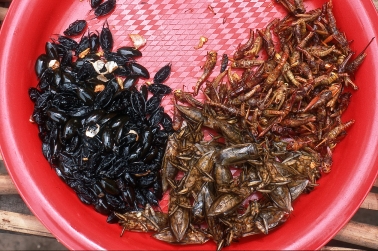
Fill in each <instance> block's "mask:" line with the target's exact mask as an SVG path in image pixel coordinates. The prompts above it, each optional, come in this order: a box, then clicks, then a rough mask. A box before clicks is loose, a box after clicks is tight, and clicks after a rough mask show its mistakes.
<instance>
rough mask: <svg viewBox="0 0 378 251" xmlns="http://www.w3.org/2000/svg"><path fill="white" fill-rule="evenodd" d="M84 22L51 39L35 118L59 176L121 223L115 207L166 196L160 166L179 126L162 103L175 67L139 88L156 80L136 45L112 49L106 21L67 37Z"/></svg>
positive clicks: (41, 66)
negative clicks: (140, 59) (92, 29)
mask: <svg viewBox="0 0 378 251" xmlns="http://www.w3.org/2000/svg"><path fill="white" fill-rule="evenodd" d="M100 6H101V5H100ZM79 26H80V27H79ZM85 27H86V24H85V25H84V22H81V21H76V22H74V23H73V24H71V25H70V26H69V27H68V29H67V30H66V32H65V34H66V33H67V34H66V35H59V36H58V38H57V39H53V42H47V43H46V46H45V53H44V54H41V55H40V56H39V57H38V59H37V61H36V63H35V72H36V74H37V76H38V79H39V83H38V86H37V87H36V88H34V87H32V88H30V89H29V96H30V99H31V100H32V101H33V102H34V111H33V114H32V116H31V121H32V122H34V123H36V124H37V125H38V130H39V138H40V139H41V141H42V152H43V155H44V157H45V158H46V159H47V160H48V162H49V163H50V165H51V167H52V168H53V169H54V170H55V171H56V173H57V175H58V176H59V177H60V178H61V179H62V180H63V181H64V182H65V183H66V184H67V185H68V186H70V187H71V188H72V189H73V190H74V191H75V192H76V193H77V195H78V197H79V199H80V200H81V201H82V202H83V203H85V204H89V205H93V206H94V208H95V210H96V211H97V212H99V213H101V214H104V215H108V220H107V221H108V222H109V223H116V222H118V218H117V217H116V216H115V212H117V213H122V214H123V213H125V212H127V211H134V210H138V209H142V208H144V207H145V206H146V205H147V204H149V205H153V206H158V201H159V200H160V199H161V198H162V196H163V192H162V187H161V175H160V168H161V163H162V159H163V155H164V151H165V147H166V144H167V139H168V136H169V135H170V134H171V133H172V132H173V128H172V121H171V118H170V117H169V116H168V115H167V114H166V113H165V112H164V108H163V107H162V106H160V104H161V100H162V98H163V97H164V96H165V95H167V94H169V93H171V91H172V90H171V88H169V87H168V86H166V85H164V84H163V82H164V81H166V80H167V78H168V77H169V75H170V71H171V65H170V64H168V65H166V66H164V67H163V68H162V69H161V70H159V71H158V72H157V73H156V74H155V76H154V78H153V80H154V83H153V84H150V85H141V87H140V90H138V89H137V88H136V83H137V81H138V79H140V78H142V79H148V78H150V74H149V72H148V70H147V69H146V68H145V67H144V66H142V65H140V64H138V63H137V62H136V58H137V57H140V56H142V53H141V52H140V51H139V50H137V49H135V48H133V47H120V48H118V49H117V50H116V52H114V51H112V50H113V37H112V33H111V31H110V28H109V26H108V24H107V22H106V21H105V23H104V26H103V28H102V30H101V32H100V33H98V32H90V33H89V32H88V34H87V35H83V36H82V37H81V39H80V41H79V42H77V41H75V40H74V39H71V38H69V37H68V36H71V35H77V34H78V32H84V31H83V30H84V29H85ZM68 33H69V34H68ZM149 96H150V97H149Z"/></svg>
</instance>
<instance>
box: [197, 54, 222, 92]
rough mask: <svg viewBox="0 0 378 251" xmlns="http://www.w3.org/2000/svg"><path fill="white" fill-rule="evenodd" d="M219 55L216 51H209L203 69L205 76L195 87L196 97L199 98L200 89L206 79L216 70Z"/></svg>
mask: <svg viewBox="0 0 378 251" xmlns="http://www.w3.org/2000/svg"><path fill="white" fill-rule="evenodd" d="M217 55H218V53H217V52H216V51H209V52H208V53H207V58H206V62H205V65H204V67H203V74H202V76H201V77H200V78H199V79H198V80H197V83H196V85H195V87H194V96H197V94H198V91H199V88H200V87H201V86H202V84H203V83H204V82H205V81H206V79H207V78H208V77H209V76H210V74H211V72H212V70H213V69H214V67H215V64H216V63H217Z"/></svg>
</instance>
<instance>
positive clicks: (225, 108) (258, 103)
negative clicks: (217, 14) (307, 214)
mask: <svg viewBox="0 0 378 251" xmlns="http://www.w3.org/2000/svg"><path fill="white" fill-rule="evenodd" d="M279 2H280V3H281V4H282V5H283V6H284V7H285V8H286V9H288V11H289V13H290V14H289V15H288V16H286V17H285V18H283V19H281V20H280V19H274V20H272V21H271V22H270V23H269V24H268V25H267V26H266V27H265V28H264V29H260V30H255V31H254V30H251V32H250V38H249V40H248V41H247V43H246V44H244V45H240V46H239V47H238V49H237V51H236V52H235V53H234V55H233V58H230V59H229V60H230V61H231V63H230V64H229V65H227V60H226V58H228V57H226V56H224V57H223V60H222V63H221V67H222V68H224V67H226V68H227V69H226V70H224V71H223V69H222V71H221V73H220V74H219V75H218V76H217V77H215V78H214V79H213V80H212V81H209V80H208V79H209V76H210V75H211V73H212V71H213V69H214V68H215V66H216V64H217V61H218V59H217V56H218V54H217V52H216V51H210V52H208V53H207V59H206V62H205V64H204V68H203V74H202V76H201V77H200V78H199V79H198V81H197V83H196V85H195V87H194V93H189V92H184V91H182V90H175V91H174V100H175V101H176V104H175V108H174V109H175V110H174V118H173V128H174V129H175V130H176V132H175V133H173V134H172V135H171V136H170V137H169V140H168V144H167V148H166V152H165V155H164V158H163V166H162V173H161V175H162V181H163V191H169V194H170V201H169V207H168V213H165V214H164V213H162V212H154V210H152V209H151V207H150V206H147V207H146V208H145V211H144V212H143V213H140V212H128V213H126V214H117V216H118V217H119V218H120V220H121V222H120V224H121V225H122V226H123V229H124V230H130V231H145V232H149V231H152V232H155V233H154V234H153V237H154V238H156V239H158V240H162V241H165V242H169V243H174V244H201V243H204V242H206V241H208V240H209V239H212V240H213V241H214V242H215V243H216V245H217V250H220V249H222V248H223V247H225V246H228V245H230V244H231V243H232V242H235V241H238V240H239V239H240V238H242V237H246V236H250V235H255V234H268V232H269V231H271V229H274V228H275V227H277V226H278V225H281V224H282V223H284V222H285V221H286V220H287V218H288V216H289V215H290V214H291V212H292V210H293V206H292V204H293V201H294V200H295V199H296V198H298V196H299V195H300V194H302V193H304V192H305V193H308V192H310V191H312V190H313V189H314V188H315V187H316V186H317V185H318V184H317V180H318V179H319V178H320V177H321V175H322V174H323V173H328V172H330V170H331V165H332V151H333V149H334V148H335V146H336V145H337V143H339V142H340V140H341V139H342V138H343V137H344V136H345V135H346V129H348V128H349V127H350V126H351V125H352V124H353V123H354V120H350V121H346V122H343V121H342V119H341V116H342V114H343V113H344V111H345V110H346V109H347V107H348V105H349V103H350V98H351V96H352V94H351V91H353V90H357V89H358V88H357V86H356V85H355V84H354V82H353V81H352V76H353V74H354V73H355V71H356V70H357V69H358V67H359V66H360V65H361V64H362V62H363V60H364V58H365V57H366V53H365V50H364V51H363V52H361V53H360V54H359V55H357V56H356V57H354V59H352V55H353V52H352V51H351V49H350V47H349V42H348V40H347V39H346V37H345V35H344V34H343V33H342V32H341V31H339V29H338V28H337V26H336V20H335V18H334V16H333V12H332V7H333V6H332V1H329V2H327V3H325V4H324V5H323V7H322V8H320V9H315V10H311V11H308V12H306V10H305V8H304V5H303V2H302V1H288V0H287V1H279ZM277 41H278V42H277ZM264 58H265V59H264ZM225 62H226V63H225ZM225 65H226V66H225ZM227 66H228V67H227ZM239 74H241V75H239ZM225 78H227V81H226V82H223V80H224V79H225ZM201 89H202V90H203V94H204V96H205V101H204V102H202V101H200V100H198V99H196V98H195V96H196V95H197V94H198V93H199V90H201ZM179 103H182V104H179ZM183 104H185V105H183ZM183 121H184V122H183ZM204 131H206V133H207V134H209V135H210V136H211V137H212V139H211V140H204Z"/></svg>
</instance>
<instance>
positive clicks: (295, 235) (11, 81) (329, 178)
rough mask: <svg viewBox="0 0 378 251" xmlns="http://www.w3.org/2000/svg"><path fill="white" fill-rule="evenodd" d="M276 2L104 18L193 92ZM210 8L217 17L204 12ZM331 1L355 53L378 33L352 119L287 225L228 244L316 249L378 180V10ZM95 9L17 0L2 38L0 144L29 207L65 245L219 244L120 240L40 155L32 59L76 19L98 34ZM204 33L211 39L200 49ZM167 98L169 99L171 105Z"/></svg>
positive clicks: (146, 4)
mask: <svg viewBox="0 0 378 251" xmlns="http://www.w3.org/2000/svg"><path fill="white" fill-rule="evenodd" d="M274 2H275V1H272V0H265V1H264V0H261V1H260V0H259V1H258V0H249V1H245V2H241V1H231V0H230V1H228V0H221V1H214V2H208V1H202V0H188V1H186V0H185V1H184V0H178V1H176V0H164V1H159V0H148V1H141V0H118V1H117V7H116V10H115V11H114V12H113V13H112V14H111V15H109V16H107V17H105V18H107V19H108V22H109V25H110V28H111V30H112V31H113V36H114V37H115V38H116V46H131V45H132V44H131V41H130V40H129V38H128V34H130V33H139V34H141V35H143V36H145V38H146V39H147V45H146V46H145V48H143V50H142V51H143V54H144V56H143V57H142V58H141V59H140V60H139V62H140V63H141V64H143V65H144V66H145V67H147V69H149V70H150V72H156V70H158V69H159V68H160V67H162V66H163V65H165V64H166V63H168V62H172V66H173V72H172V75H171V77H170V78H169V80H168V82H167V84H168V85H171V87H172V88H182V87H183V85H185V87H184V88H185V90H191V89H190V87H191V86H192V85H193V84H195V82H196V80H197V78H198V77H199V76H200V74H201V69H200V66H201V65H202V64H203V62H204V57H205V55H206V52H207V51H209V50H216V51H218V53H219V54H220V55H221V54H223V53H227V54H229V55H231V53H233V52H234V50H235V49H236V47H237V46H238V44H239V43H244V42H245V41H246V39H247V37H248V34H249V29H250V28H253V29H255V28H262V27H264V26H265V25H266V24H267V23H268V22H269V21H271V20H272V18H274V17H283V16H284V13H285V12H284V11H283V10H282V8H279V7H277V6H276V4H273V3H274ZM323 2H324V1H323V0H307V1H305V5H306V7H307V8H308V9H312V8H313V7H320V6H321V5H322V4H323ZM209 4H211V5H212V7H213V9H214V11H215V12H216V15H214V14H213V13H211V12H210V10H209V9H208V8H207V7H208V5H209ZM333 5H334V13H335V16H336V18H337V24H338V26H339V27H340V29H341V30H342V31H344V32H345V33H346V35H347V38H348V39H350V40H354V42H353V43H352V44H351V47H352V49H353V50H354V51H356V52H357V53H358V52H360V51H361V50H362V49H363V48H364V47H365V46H366V44H367V43H368V42H369V41H370V39H371V38H372V37H376V38H377V39H375V41H373V43H372V44H371V45H370V47H369V48H368V49H367V51H366V53H367V54H368V56H367V58H366V60H365V62H364V63H363V65H362V67H361V68H360V69H359V71H358V72H357V74H356V80H355V81H356V83H357V85H358V86H359V87H360V90H359V91H357V92H353V97H352V102H351V104H350V107H349V108H348V110H347V112H346V113H345V115H344V117H343V120H344V121H347V120H349V119H352V118H353V119H355V120H356V123H355V124H354V125H353V126H352V127H351V128H350V130H349V131H348V136H347V137H346V138H345V139H344V140H343V141H342V142H341V143H340V144H339V145H338V147H337V149H336V150H335V153H334V165H333V169H332V172H331V173H330V174H328V175H324V176H323V177H322V178H321V179H320V181H319V184H320V185H319V186H318V187H317V188H316V189H315V190H314V191H313V192H312V193H310V194H308V195H303V196H301V197H300V198H299V199H298V200H297V201H296V202H295V203H294V211H293V213H292V215H291V216H290V218H289V219H288V221H287V222H286V223H285V224H284V225H283V226H282V227H280V228H278V229H276V230H274V231H272V232H271V233H270V234H269V235H266V236H252V237H249V238H245V239H243V240H241V241H240V242H239V243H234V244H233V245H231V246H230V247H227V248H225V250H242V249H243V250H246V249H258V250H261V249H275V250H281V249H302V250H303V249H307V250H309V249H318V248H320V247H322V246H323V245H324V244H325V243H327V242H328V241H329V240H330V239H331V238H332V237H333V236H334V235H335V234H336V233H337V232H338V231H339V230H340V228H341V227H342V226H343V225H344V224H345V223H346V222H347V221H348V220H349V219H350V218H351V217H352V216H353V214H354V213H355V211H356V210H357V209H358V207H359V205H360V204H361V202H362V200H363V199H364V198H365V196H366V194H367V193H368V191H369V189H370V188H371V186H372V184H373V181H374V180H375V178H376V176H377V172H378V160H377V152H378V109H377V108H378V99H377V93H378V78H377V73H378V63H377V62H378V45H377V41H378V28H377V27H378V26H377V24H378V15H377V11H376V9H375V8H374V5H373V3H372V2H371V1H370V0H360V1H356V0H333ZM89 10H90V7H89V3H88V1H86V0H85V1H79V0H65V1H51V0H33V1H22V0H13V3H12V6H11V8H10V10H9V13H8V16H7V18H6V20H5V22H4V24H3V27H2V30H1V36H0V84H1V91H0V145H1V151H2V154H3V158H4V161H5V164H6V166H7V168H8V171H9V174H10V175H11V177H12V178H13V180H14V183H15V185H16V186H17V188H18V190H19V192H20V194H21V196H22V197H23V199H24V200H25V202H26V203H27V204H28V206H29V207H30V209H31V210H32V211H33V213H34V214H35V215H36V216H37V217H38V218H39V219H40V220H41V222H42V223H43V224H44V225H45V226H46V227H47V228H48V229H49V230H50V231H51V232H52V234H54V235H55V236H56V237H57V238H58V239H59V240H60V241H61V242H62V243H63V244H64V245H65V246H66V247H68V248H69V249H75V250H78V249H118V250H143V249H149V250H168V249H171V250H188V249H197V250H204V249H206V250H214V249H215V244H214V243H213V242H211V241H210V242H208V243H207V244H205V245H201V246H174V245H170V244H166V243H163V242H160V241H157V240H155V239H153V238H152V237H150V235H149V234H144V233H127V234H125V235H124V236H123V237H122V238H120V237H119V234H120V232H121V228H120V226H118V225H109V224H107V223H106V222H105V220H106V217H105V216H103V215H100V214H98V213H96V212H95V211H94V210H93V208H91V207H89V206H86V205H84V204H82V203H81V202H80V201H79V200H78V198H77V196H76V195H75V193H74V192H73V191H71V190H70V189H69V187H68V186H67V185H66V184H64V183H63V182H62V181H61V180H60V179H59V178H58V177H57V176H56V174H55V172H54V170H52V169H51V168H50V166H49V164H48V163H47V161H46V160H45V159H44V157H43V155H42V152H41V142H40V140H39V139H38V136H37V126H36V125H35V124H32V123H30V122H29V117H30V115H31V114H32V110H33V103H32V102H31V101H30V100H29V97H28V94H27V90H28V88H29V87H32V86H33V87H35V86H36V85H37V78H36V76H35V73H34V62H35V60H36V58H37V57H38V55H39V54H41V53H43V52H44V45H45V42H46V41H47V40H49V38H50V37H51V36H52V34H57V33H62V31H63V30H64V29H65V28H66V27H67V26H68V25H69V24H70V23H72V22H73V21H75V20H76V19H84V18H85V19H87V20H88V21H89V27H91V30H94V29H98V30H100V28H101V27H102V24H103V22H104V21H105V18H101V19H100V20H98V19H92V18H93V17H94V15H93V12H89ZM201 35H204V36H206V37H207V38H208V39H209V41H208V42H207V43H206V44H205V46H204V47H203V48H202V49H198V50H195V49H194V48H193V47H194V46H196V45H197V44H198V41H199V37H200V36H201ZM217 67H219V65H217ZM215 71H217V72H219V68H216V69H215ZM169 99H170V98H169V97H166V98H165V103H166V104H167V105H166V106H165V109H166V110H167V111H168V110H169V109H170V106H171V104H170V100H169Z"/></svg>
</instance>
